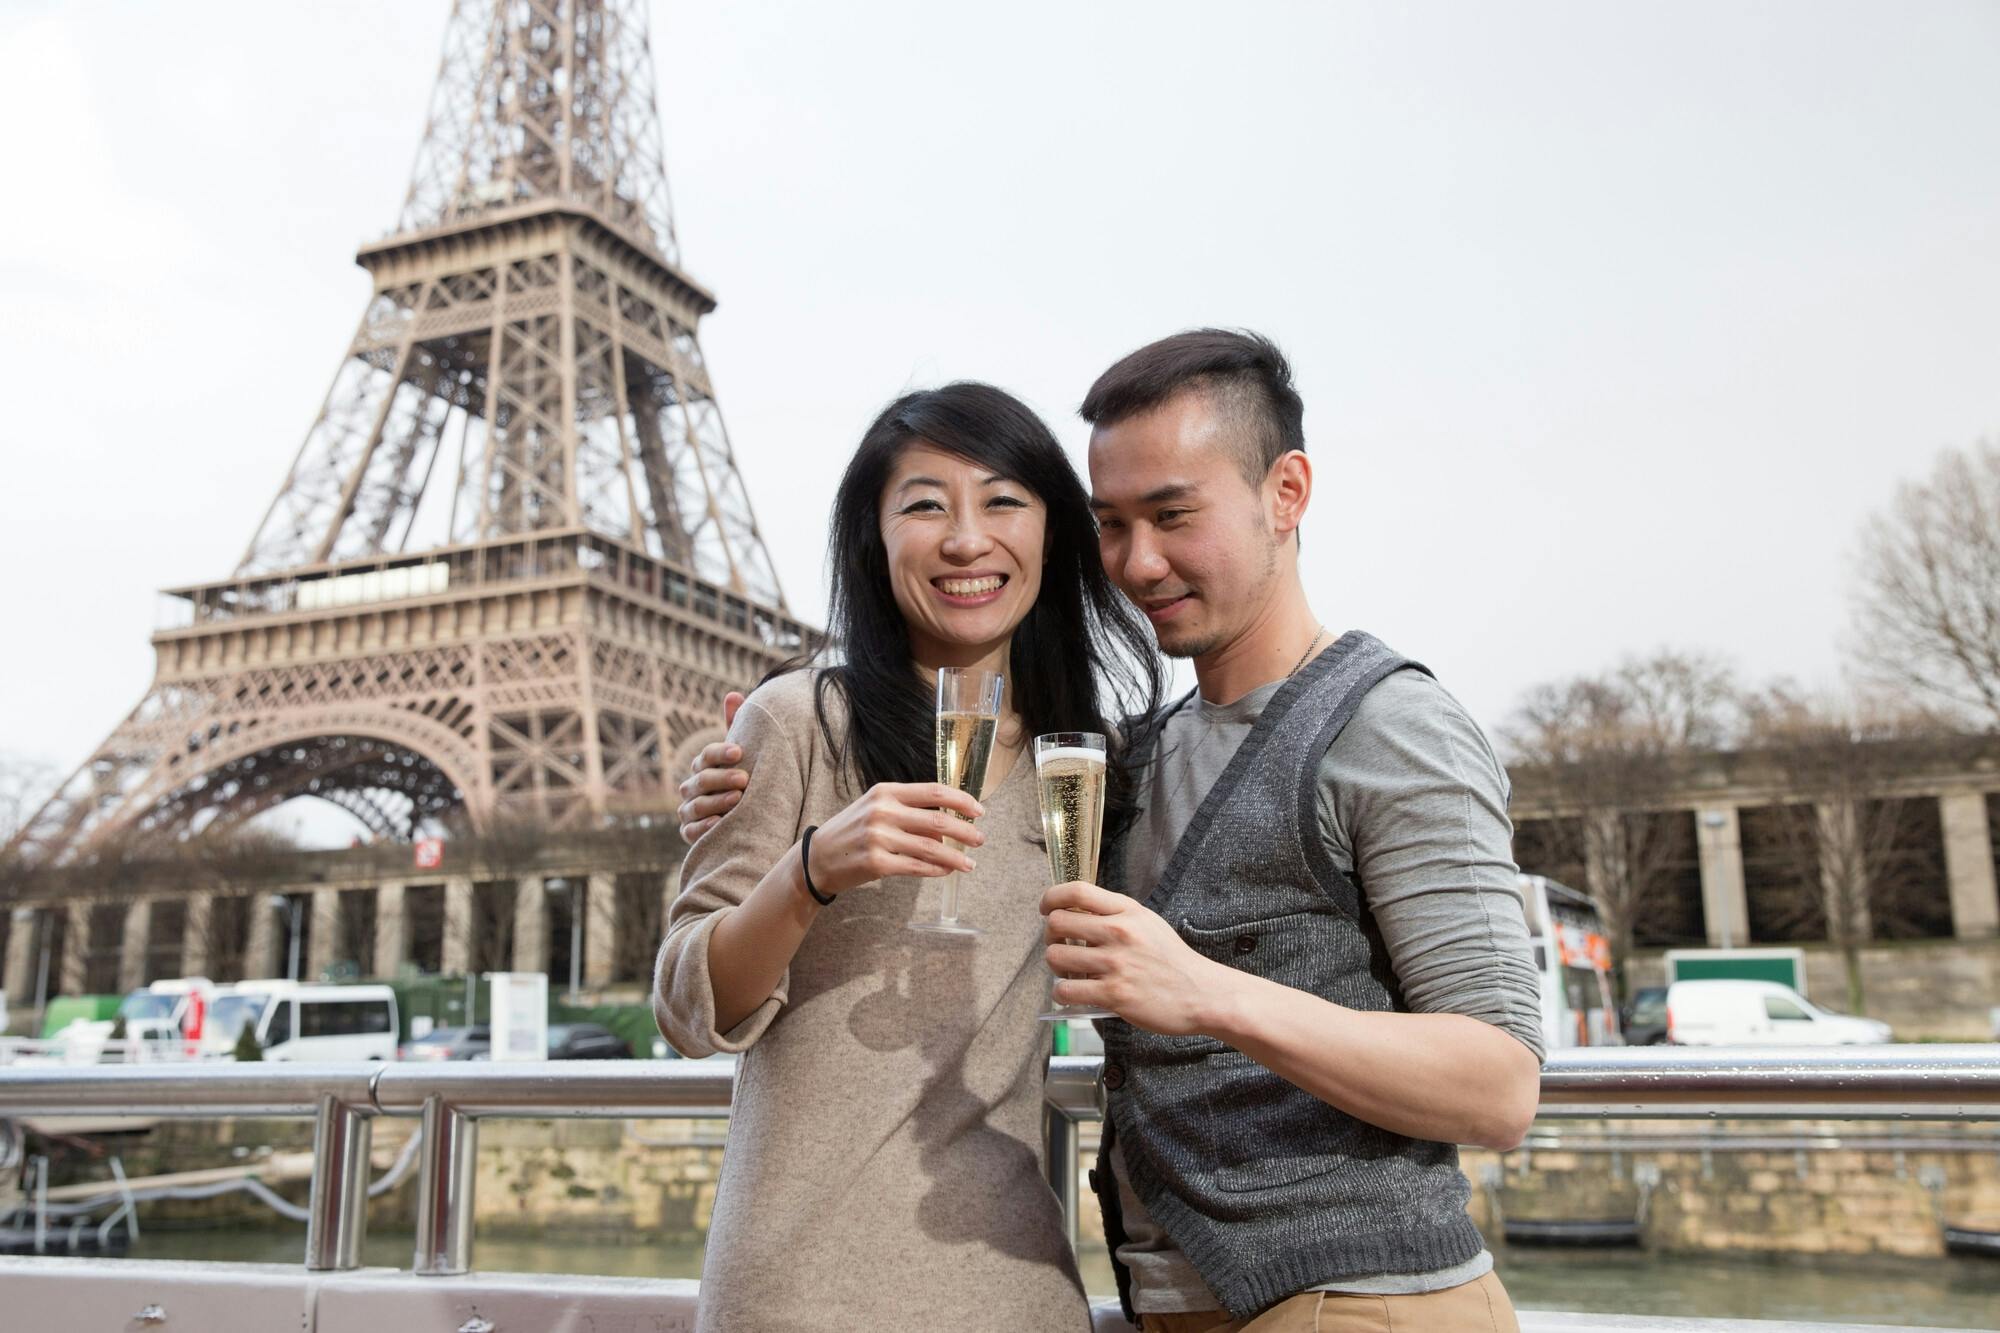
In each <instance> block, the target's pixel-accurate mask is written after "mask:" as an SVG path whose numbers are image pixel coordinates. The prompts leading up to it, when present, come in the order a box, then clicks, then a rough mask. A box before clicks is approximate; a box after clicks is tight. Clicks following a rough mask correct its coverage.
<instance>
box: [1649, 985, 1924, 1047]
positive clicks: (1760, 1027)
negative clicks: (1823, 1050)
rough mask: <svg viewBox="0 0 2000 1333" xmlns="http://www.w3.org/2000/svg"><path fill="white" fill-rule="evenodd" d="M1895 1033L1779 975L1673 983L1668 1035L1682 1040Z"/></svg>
mask: <svg viewBox="0 0 2000 1333" xmlns="http://www.w3.org/2000/svg"><path fill="white" fill-rule="evenodd" d="M1893 1036H1894V1034H1893V1033H1892V1032H1891V1031H1890V1029H1889V1025H1888V1024H1887V1023H1880V1022H1877V1021H1876V1020H1874V1019H1872V1018H1853V1017H1850V1016H1849V1015H1847V1014H1836V1013H1834V1012H1832V1011H1831V1010H1828V1009H1824V1008H1821V1007H1820V1006H1818V1005H1815V1004H1813V1003H1812V1002H1811V1001H1810V1000H1808V999H1806V997H1805V996H1803V995H1801V994H1799V993H1798V992H1797V991H1795V990H1793V989H1792V988H1791V987H1790V986H1781V985H1779V984H1778V983H1777V982H1775V981H1676V982H1675V983H1674V984H1673V985H1671V986H1669V987H1667V1040H1668V1041H1669V1042H1672V1043H1674V1044H1675V1045H1678V1046H1862V1045H1873V1044H1876V1043H1879V1042H1885V1041H1890V1040H1892V1039H1893Z"/></svg>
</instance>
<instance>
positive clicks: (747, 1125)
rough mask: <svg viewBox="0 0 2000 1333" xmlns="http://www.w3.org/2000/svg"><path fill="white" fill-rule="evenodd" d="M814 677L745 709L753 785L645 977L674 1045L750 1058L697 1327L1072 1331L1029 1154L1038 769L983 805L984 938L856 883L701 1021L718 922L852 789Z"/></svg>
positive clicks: (919, 888)
mask: <svg viewBox="0 0 2000 1333" xmlns="http://www.w3.org/2000/svg"><path fill="white" fill-rule="evenodd" d="M812 680H813V676H812V674H811V673H808V672H803V671H801V672H793V673H791V674H789V675H786V676H781V677H779V678H778V679H777V680H774V681H771V682H770V683H768V684H766V685H764V686H762V687H761V688H759V689H758V690H757V691H756V693H754V694H752V695H751V696H750V698H749V700H748V702H746V703H745V704H744V705H743V709H742V711H741V712H740V713H739V714H738V715H737V719H736V725H735V727H734V728H733V729H732V731H731V733H730V734H731V739H733V740H735V741H737V742H738V743H739V744H741V745H742V746H743V750H744V753H745V755H746V756H747V757H746V760H745V767H747V768H749V769H750V773H751V777H750V785H749V789H748V790H747V791H746V792H745V794H744V798H743V800H742V802H741V804H739V805H738V806H737V808H736V809H735V810H734V811H733V812H732V813H731V814H730V815H729V816H728V817H727V818H726V819H724V820H723V821H722V822H721V823H720V824H718V825H717V826H716V827H715V828H714V829H713V830H712V831H711V832H710V833H709V834H708V835H707V836H706V837H704V838H702V839H701V841H700V842H698V843H697V844H696V845H695V847H694V849H693V850H692V851H691V852H689V854H688V859H687V863H686V865H685V867H684V868H683V870H682V887H681V893H680V896H679V898H677V899H676V900H675V902H674V905H673V909H672V911H671V912H670V913H669V915H668V919H667V938H666V942H665V944H664V945H663V946H662V947H661V950H660V959H659V970H658V975H657V976H656V978H655V981H654V994H653V1007H654V1010H655V1011H656V1013H657V1014H658V1017H659V1022H660V1030H661V1031H662V1032H663V1033H665V1034H666V1037H667V1039H668V1040H669V1041H671V1042H672V1043H673V1044H674V1046H675V1048H676V1049H678V1050H679V1051H681V1052H682V1053H683V1054H684V1055H688V1056H696V1057H698V1056H704V1055H708V1054H711V1053H713V1052H716V1051H740V1052H742V1053H743V1057H742V1063H741V1065H740V1066H739V1068H738V1071H737V1078H736V1099H735V1103H734V1105H733V1107H732V1115H731V1121H730V1127H729V1143H728V1147H727V1149H726V1150H725V1152H724V1160H723V1167H722V1179H721V1183H720V1185H719V1187H718V1192H717V1195H716V1202H715V1214H714V1219H713V1221H712V1222H711V1224H710V1227H709V1233H708V1250H707V1254H706V1256H705V1258H704V1260H703V1264H702V1275H701V1277H702V1295H701V1315H700V1318H699V1320H698V1322H697V1329H698V1330H701V1331H703V1333H708V1331H710V1330H713V1331H714V1333H765V1331H766V1330H769V1331H770V1333H780V1331H781V1330H783V1331H789V1330H794V1329H799V1330H803V1329H812V1330H815V1331H817V1330H828V1329H838V1330H847V1329H870V1330H872V1329H884V1330H892V1329H913V1330H915V1329H949V1330H952V1331H953V1333H977V1331H978V1330H984V1329H991V1330H995V1333H1000V1331H1001V1330H1006V1333H1018V1331H1019V1330H1026V1329H1033V1330H1063V1329H1075V1330H1079V1331H1080V1330H1084V1329H1087V1328H1088V1327H1089V1323H1090V1320H1089V1314H1088V1310H1087V1308H1086V1306H1085V1302H1084V1299H1083V1294H1082V1287H1081V1284H1080V1283H1079V1281H1078V1279H1077V1273H1076V1266H1075V1262H1074V1259H1073V1257H1072V1255H1071V1253H1070V1249H1069V1245H1068V1243H1067V1241H1066V1239H1065V1238H1064V1235H1063V1231H1062V1218H1061V1212H1060V1209H1059V1208H1058V1206H1057V1204H1056V1200H1055V1196H1054V1195H1053V1194H1052V1193H1051V1192H1050V1190H1049V1188H1048V1185H1047V1184H1046V1182H1045V1177H1044V1173H1043V1168H1042V1160H1043V1159H1042V1149H1041V1146H1040V1145H1041V1123H1042V1081H1043V1075H1044V1069H1045V1066H1046V1057H1047V1055H1048V1045H1049V1039H1048V1032H1047V1030H1046V1029H1047V1026H1048V1025H1047V1024H1045V1023H1039V1022H1037V1021H1036V1018H1035V1015H1036V1013H1037V1012H1038V1011H1039V1010H1040V1008H1041V1007H1042V1006H1043V1005H1044V1004H1045V1003H1046V1002H1047V998H1048V988H1049V975H1048V972H1047V969H1046V968H1044V967H1043V965H1042V961H1041V926H1042V923H1041V918H1040V917H1039V916H1038V915H1037V913H1036V910H1035V908H1036V903H1037V901H1038V899H1039V898H1040V895H1041V892H1042V889H1043V888H1044V887H1045V886H1046V885H1047V883H1048V866H1047V861H1046V859H1045V857H1044V855H1043V852H1042V848H1041V845H1040V831H1039V821H1038V816H1037V814H1036V807H1035V790H1034V778H1033V769H1034V765H1033V764H1032V763H1029V762H1016V764H1015V765H1014V767H1013V770H1012V771H1011V772H1009V773H1008V775H1007V777H1006V778H1005V779H1004V780H1003V781H1002V783H1001V784H1000V786H999V787H998V789H996V790H994V791H993V792H991V793H989V795H988V797H987V799H986V801H985V806H986V816H985V818H984V819H983V820H982V821H981V822H980V827H981V829H982V830H983V831H984V832H985V834H986V837H987V842H986V844H985V846H983V847H981V848H979V849H978V850H976V851H975V852H974V853H973V856H974V859H975V860H977V861H978V863H979V868H978V870H977V871H975V872H974V873H972V874H970V875H967V876H965V878H964V883H963V885H962V887H961V889H960V895H959V896H960V917H961V918H962V919H963V920H966V921H967V922H969V923H971V924H973V925H976V926H978V927H979V928H980V929H981V930H982V931H984V932H985V933H984V934H983V935H981V936H979V937H978V938H976V939H970V940H968V939H961V938H956V937H951V936H939V935H929V934H920V933H918V932H914V931H911V930H909V929H907V928H906V924H907V923H908V922H909V921H911V920H913V919H915V918H917V917H919V916H926V917H928V916H934V915H935V914H936V912H937V905H938V896H939V892H940V888H941V885H942V882H943V881H942V880H938V879H925V880H919V879H914V878H908V879H904V878H897V879H887V880H883V881H880V882H879V883H875V884H869V885H865V886H863V887H861V888H858V889H852V890H849V891H848V892H846V893H843V894H841V895H840V898H839V901H838V902H837V903H835V904H834V905H833V906H832V907H829V908H827V909H825V910H824V911H823V912H821V913H820V916H819V919H818V920H817V921H816V922H815V923H814V924H813V927H812V930H811V932H810V933H809V934H808V935H807V936H806V939H805V943H804V944H803V945H802V946H801V947H800V949H799V951H798V954H797V955H796V956H795V957H794V959H793V960H792V965H791V967H790V969H789V971H788V972H787V973H786V975H785V977H784V979H783V980H782V981H781V982H780V983H779V986H778V989H777V991H776V993H775V994H773V995H772V997H771V998H770V1000H768V1001H767V1002H766V1003H765V1004H764V1005H763V1006H762V1007H760V1008H759V1009H758V1010H757V1011H756V1012H755V1013H753V1014H751V1015H750V1017H748V1018H747V1019H745V1020H744V1021H743V1022H742V1023H740V1024H738V1025H737V1026H736V1027H735V1028H733V1029H731V1030H730V1031H729V1032H726V1033H725V1032H718V1031H716V1028H715V1022H716V1018H715V999H714V991H713V990H712V988H711V986H710V983H709V975H708V941H709V937H710V935H711V933H712V932H713V931H714V928H715V926H716V923H717V922H718V921H719V920H720V919H721V917H722V915H723V914H724V913H726V912H728V911H730V910H731V909H732V908H733V907H734V906H735V905H736V904H738V903H740V902H742V901H743V899H744V898H745V897H746V896H747V895H748V894H749V892H750V890H751V889H752V888H753V887H755V886H756V884H757V883H758V881H759V880H761V879H762V878H763V876H764V875H765V874H766V873H767V872H768V871H769V870H770V868H771V867H772V866H773V865H775V864H776V863H777V861H778V859H779V858H780V857H781V856H782V855H783V854H784V852H785V850H786V848H788V847H790V846H791V845H792V843H793V842H795V841H796V840H797V839H798V836H799V833H800V832H801V831H802V830H803V829H804V828H805V826H806V825H808V824H822V823H825V822H826V821H827V820H828V819H830V818H831V817H832V816H833V815H835V814H837V813H838V812H839V811H840V810H841V809H843V808H844V807H845V806H846V805H847V804H848V803H849V802H850V801H852V800H853V799H854V797H855V796H856V795H858V794H859V793H858V790H857V786H858V784H857V783H856V782H855V781H854V780H853V779H852V778H851V777H847V778H843V777H842V776H841V775H840V774H838V773H837V771H836V765H835V762H834V758H833V755H832V753H831V752H830V751H829V750H828V749H827V746H826V743H825V740H824V738H823V736H822V735H821V733H820V728H819V724H818V721H817V719H816V718H815V717H814V714H813V700H812V693H813V691H812Z"/></svg>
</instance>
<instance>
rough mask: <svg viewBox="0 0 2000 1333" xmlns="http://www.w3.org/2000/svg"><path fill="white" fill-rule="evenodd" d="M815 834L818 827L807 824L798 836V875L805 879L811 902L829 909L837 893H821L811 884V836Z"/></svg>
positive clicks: (837, 895)
mask: <svg viewBox="0 0 2000 1333" xmlns="http://www.w3.org/2000/svg"><path fill="white" fill-rule="evenodd" d="M817 832H819V825H817V824H808V825H806V831H805V832H804V833H802V834H800V835H799V873H800V874H802V875H804V876H805V877H806V892H807V893H810V894H811V895H812V899H813V901H814V902H816V903H818V904H819V905H820V906H821V907H831V906H833V900H834V899H835V898H838V897H839V896H840V895H839V894H837V893H821V892H820V891H819V889H818V888H817V887H815V886H814V884H813V872H812V854H813V834H815V833H817Z"/></svg>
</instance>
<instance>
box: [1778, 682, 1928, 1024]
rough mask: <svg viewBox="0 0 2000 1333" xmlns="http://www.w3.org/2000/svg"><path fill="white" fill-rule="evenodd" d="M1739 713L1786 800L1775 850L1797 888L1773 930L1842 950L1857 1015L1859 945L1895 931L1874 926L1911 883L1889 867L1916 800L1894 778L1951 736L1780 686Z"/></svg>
mask: <svg viewBox="0 0 2000 1333" xmlns="http://www.w3.org/2000/svg"><path fill="white" fill-rule="evenodd" d="M1744 713H1745V717H1746V721H1747V728H1746V730H1747V743H1748V745H1749V746H1750V747H1751V748H1753V749H1754V750H1756V751H1757V752H1758V755H1759V757H1760V758H1762V759H1763V760H1764V761H1766V762H1768V763H1769V764H1770V765H1771V767H1772V768H1773V769H1774V770H1775V772H1776V774H1777V776H1778V780H1779V783H1780V784H1781V785H1782V787H1783V788H1784V789H1785V790H1786V791H1787V792H1788V793H1790V795H1791V796H1792V798H1793V799H1792V800H1791V801H1790V802H1788V803H1787V804H1785V805H1783V806H1781V807H1779V818H1778V821H1777V826H1778V828H1779V830H1780V833H1781V836H1780V838H1779V839H1778V846H1779V848H1780V850H1781V852H1782V854H1783V855H1784V856H1785V857H1786V859H1787V860H1789V861H1790V863H1791V866H1790V868H1791V875H1790V879H1791V880H1792V882H1793V883H1794V884H1795V885H1798V886H1800V887H1799V888H1798V889H1797V890H1796V891H1795V892H1793V893H1792V894H1790V895H1788V896H1787V898H1786V899H1785V900H1784V901H1781V902H1780V903H1779V904H1778V913H1779V920H1778V922H1777V924H1779V925H1780V926H1784V927H1789V928H1792V929H1803V930H1817V931H1819V932H1821V933H1823V934H1824V935H1825V937H1826V940H1827V942H1828V943H1829V944H1831V945H1833V946H1834V947H1835V948H1836V949H1838V950H1840V955H1841V960H1842V962H1843V964H1844V965H1845V967H1846V972H1847V1004H1848V1007H1849V1008H1850V1009H1851V1010H1852V1011H1853V1012H1855V1013H1857V1014H1858V1013H1863V1012H1865V1011H1866V1007H1867V994H1866V991H1865V988H1864V987H1863V984H1862V978H1861V946H1862V945H1864V944H1866V943H1867V942H1868V941H1869V940H1871V939H1873V938H1874V937H1875V936H1876V935H1877V934H1878V933H1883V930H1884V928H1885V927H1888V926H1892V925H1894V924H1895V923H1894V922H1892V921H1885V920H1884V919H1882V918H1883V916H1884V914H1890V915H1893V914H1895V913H1897V912H1899V911H1900V910H1902V901H1903V899H1904V897H1905V895H1906V893H1907V891H1908V890H1909V889H1910V888H1911V887H1912V886H1910V885H1907V884H1905V883H1903V882H1901V879H1900V878H1899V868H1900V863H1901V861H1902V848H1903V846H1904V844H1905V843H1906V842H1907V841H1908V836H1909V834H1910V832H1911V831H1912V830H1913V828H1914V827H1915V821H1916V818H1917V816H1918V813H1919V811H1918V806H1919V800H1918V798H1914V797H1904V796H1899V795H1897V794H1895V782H1894V780H1895V778H1896V776H1897V774H1898V773H1899V772H1900V771H1902V770H1903V769H1905V768H1906V767H1908V765H1909V764H1910V761H1911V758H1912V752H1913V751H1914V750H1917V749H1919V748H1923V749H1930V748H1933V747H1935V746H1936V745H1938V744H1940V743H1944V742H1945V741H1946V739H1947V737H1948V734H1949V733H1947V732H1946V731H1945V729H1944V728H1943V726H1942V725H1941V723H1940V722H1939V721H1938V719H1937V718H1936V717H1934V716H1931V715H1927V714H1923V713H1915V712H1911V711H1908V710H1906V709H1901V708H1897V707H1895V706H1893V705H1889V704H1885V703H1882V702H1880V701H1867V700H1862V701H1856V700H1839V699H1835V700H1825V699H1813V698H1810V697H1808V696H1806V695H1804V694H1802V693H1800V692H1799V691H1797V690H1796V689H1794V688H1792V687H1791V686H1789V685H1785V684H1778V685H1773V686H1769V687H1767V688H1766V689H1764V690H1763V691H1761V692H1760V693H1758V694H1756V695H1753V696H1751V697H1749V698H1748V699H1746V701H1745V704H1744Z"/></svg>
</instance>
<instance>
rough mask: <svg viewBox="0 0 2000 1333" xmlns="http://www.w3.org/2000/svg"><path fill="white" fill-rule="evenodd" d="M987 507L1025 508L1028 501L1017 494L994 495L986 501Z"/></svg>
mask: <svg viewBox="0 0 2000 1333" xmlns="http://www.w3.org/2000/svg"><path fill="white" fill-rule="evenodd" d="M986 504H987V507H988V508H1001V509H1026V508H1027V507H1028V502H1027V501H1026V500H1023V499H1022V498H1021V497H1020V496H1018V495H996V496H994V497H993V498H992V499H991V500H988V501H987V502H986Z"/></svg>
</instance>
